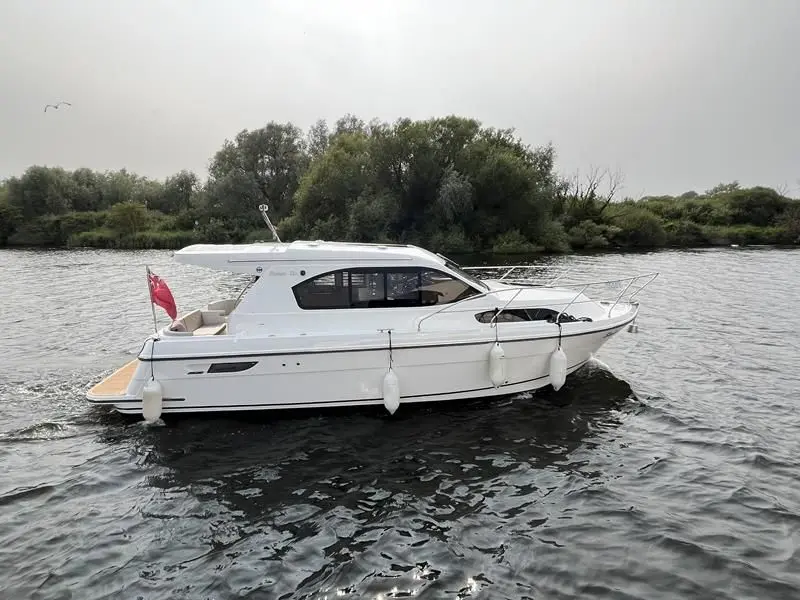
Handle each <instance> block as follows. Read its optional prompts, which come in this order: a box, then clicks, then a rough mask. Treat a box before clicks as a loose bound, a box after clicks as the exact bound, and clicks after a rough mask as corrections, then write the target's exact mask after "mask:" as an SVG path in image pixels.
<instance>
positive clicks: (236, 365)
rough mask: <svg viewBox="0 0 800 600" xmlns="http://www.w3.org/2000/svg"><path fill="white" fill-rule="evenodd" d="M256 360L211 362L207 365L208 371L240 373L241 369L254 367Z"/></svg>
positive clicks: (245, 369)
mask: <svg viewBox="0 0 800 600" xmlns="http://www.w3.org/2000/svg"><path fill="white" fill-rule="evenodd" d="M257 363H258V361H255V360H254V361H248V362H229V363H212V365H211V366H210V367H208V372H209V373H241V372H242V371H247V369H250V368H252V367H254V366H255V365H256V364H257Z"/></svg>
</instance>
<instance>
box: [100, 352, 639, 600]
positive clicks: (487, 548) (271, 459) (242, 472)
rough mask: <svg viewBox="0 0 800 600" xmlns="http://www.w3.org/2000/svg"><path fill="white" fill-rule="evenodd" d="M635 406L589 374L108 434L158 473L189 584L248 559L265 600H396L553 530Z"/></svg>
mask: <svg viewBox="0 0 800 600" xmlns="http://www.w3.org/2000/svg"><path fill="white" fill-rule="evenodd" d="M640 406H641V404H640V403H639V402H638V400H637V399H636V398H635V396H634V394H633V393H632V391H631V388H630V387H629V386H628V384H627V383H625V382H624V381H621V380H619V379H617V378H616V377H615V376H613V375H612V374H611V373H610V372H608V371H606V370H605V369H603V368H602V367H599V366H597V365H596V364H595V363H593V362H592V363H589V364H588V365H586V366H584V367H583V368H581V369H580V370H579V371H578V372H577V373H576V374H575V375H574V376H573V377H571V378H570V379H569V380H568V381H567V383H566V384H565V386H564V387H563V388H562V389H561V390H560V391H559V392H558V393H555V392H552V391H545V390H541V391H539V392H537V393H535V394H533V395H532V396H530V395H527V396H523V397H516V398H514V397H504V398H492V399H482V400H474V401H470V402H467V403H465V402H461V401H459V402H449V403H436V404H430V405H415V406H413V407H411V406H409V407H407V410H403V411H401V412H398V413H397V414H396V415H394V416H393V417H389V416H388V415H385V413H384V412H383V411H382V410H381V407H372V408H360V409H359V408H355V409H345V410H341V409H337V410H330V409H327V410H324V411H319V410H304V411H283V412H280V413H268V414H264V413H261V414H254V413H247V414H241V413H231V414H228V415H224V416H221V415H216V416H213V415H185V416H181V417H180V418H176V419H170V420H169V421H168V425H167V426H166V427H142V426H141V425H140V424H138V423H134V424H131V425H129V426H128V427H124V428H120V427H119V425H118V423H117V424H116V425H113V426H110V427H109V428H108V429H107V430H106V431H107V434H108V435H109V438H110V439H109V440H108V441H110V442H113V443H114V444H115V445H117V444H119V443H120V441H122V440H121V439H120V438H123V439H126V440H127V442H128V443H129V444H130V446H131V447H132V448H134V450H135V452H136V454H137V455H138V457H139V462H140V464H141V465H142V466H143V468H146V469H147V470H148V472H149V473H151V475H150V476H149V477H148V485H149V487H150V489H151V490H153V491H159V493H156V494H155V495H153V494H147V493H145V494H144V495H143V496H144V497H146V498H147V501H146V502H145V504H144V506H142V507H141V510H142V512H143V513H144V514H146V515H151V516H157V517H158V518H159V519H165V521H164V523H165V526H166V527H168V530H169V531H170V534H169V535H170V538H171V539H173V540H174V542H175V544H176V547H177V548H180V550H178V549H176V550H175V551H174V553H171V554H170V553H168V554H166V555H165V556H163V557H162V558H160V560H162V561H163V563H162V564H163V565H170V564H172V563H179V564H180V568H181V569H183V570H188V572H183V574H182V576H181V577H182V578H183V579H187V580H190V579H191V575H190V573H191V572H192V570H194V569H199V570H201V571H202V572H203V573H208V572H212V571H214V570H224V571H226V572H229V573H230V572H235V569H236V567H235V565H236V564H237V560H236V557H237V556H240V555H242V554H247V555H248V556H247V559H246V560H243V562H244V563H246V564H249V565H253V564H263V565H264V567H263V573H261V574H260V575H259V577H260V578H261V584H260V588H259V589H260V590H261V591H262V592H263V593H266V594H268V597H275V598H277V597H282V596H283V595H284V594H289V595H290V596H291V595H292V594H297V595H299V596H302V597H310V598H311V597H313V598H316V597H323V596H324V595H325V594H326V593H327V594H329V596H328V597H336V594H337V590H338V593H340V595H341V594H342V593H344V592H347V591H348V590H349V593H352V594H354V596H353V597H378V596H377V594H379V593H380V594H384V596H383V597H384V598H389V597H393V596H392V594H391V592H392V590H393V589H395V591H396V593H395V594H394V596H395V597H402V596H403V595H405V594H407V593H417V592H419V591H421V590H422V589H423V588H431V589H440V590H444V589H445V588H446V589H448V590H452V589H453V587H452V586H454V585H457V586H462V585H471V584H467V583H464V582H461V583H458V581H451V580H450V579H449V577H451V575H442V571H448V573H449V572H450V571H451V566H452V564H454V561H455V562H458V558H457V557H458V556H464V555H465V554H475V553H477V554H480V555H482V556H476V557H473V558H470V559H469V560H467V564H476V561H483V562H484V563H486V564H489V561H496V560H499V559H498V558H497V552H501V553H502V548H503V547H505V548H506V549H507V550H509V551H510V548H512V547H516V545H518V544H520V543H523V542H524V540H525V539H529V536H531V535H533V533H534V531H535V530H537V528H541V527H545V526H547V525H546V524H547V522H548V520H551V522H552V519H554V518H556V515H555V514H554V513H558V512H560V511H561V510H562V508H563V507H560V506H558V504H559V503H560V502H564V500H565V497H566V495H568V494H569V493H570V490H571V489H573V488H574V487H576V486H581V485H589V484H591V483H592V482H597V481H600V480H602V478H603V477H604V475H603V474H602V473H597V472H595V471H593V470H592V468H590V467H589V466H587V463H588V462H591V458H592V454H593V452H594V450H593V444H594V442H595V440H597V438H598V435H602V432H604V431H609V430H613V429H614V428H616V427H617V426H618V425H619V424H620V423H621V420H622V419H623V418H624V417H625V415H626V414H629V413H630V412H631V411H636V410H637V409H638V408H639V407H640ZM109 418H110V417H109ZM487 522H488V523H492V526H491V528H490V529H491V530H489V529H487V528H486V523H487ZM498 522H500V523H502V524H503V527H502V528H500V529H497V525H498ZM178 540H180V543H179V544H178ZM515 540H516V541H515ZM520 540H522V541H520ZM493 548H494V550H492V549H493ZM498 548H500V550H498ZM454 555H455V557H454ZM255 559H259V560H263V561H264V562H263V563H258V562H257V561H256V560H255ZM465 560H466V559H465ZM172 566H173V567H175V564H172ZM437 567H438V568H437ZM163 568H164V569H166V568H167V567H166V566H163ZM176 568H177V567H176ZM187 573H188V574H189V575H188V576H187ZM199 573H200V571H198V574H199ZM248 573H249V575H248V576H249V577H251V578H252V577H254V576H255V575H254V574H253V573H252V571H249V572H248ZM476 576H477V574H476ZM259 577H257V578H256V579H258V578H259ZM472 583H473V584H474V585H476V586H478V587H480V586H481V581H480V578H478V579H477V580H475V581H473V582H472ZM437 586H445V587H441V588H440V587H437ZM455 589H458V587H456V588H455ZM342 590H344V592H342ZM206 591H207V590H206ZM299 596H298V597H299ZM345 596H346V594H345ZM292 597H295V596H292Z"/></svg>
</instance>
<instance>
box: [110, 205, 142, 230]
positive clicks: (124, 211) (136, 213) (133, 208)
mask: <svg viewBox="0 0 800 600" xmlns="http://www.w3.org/2000/svg"><path fill="white" fill-rule="evenodd" d="M108 225H109V227H111V228H112V229H113V230H114V231H116V232H117V233H119V234H121V235H133V234H135V233H136V232H138V231H141V230H142V229H144V228H145V227H146V226H147V209H146V208H145V207H144V205H143V204H140V203H138V202H118V203H117V204H115V205H114V206H112V207H111V210H110V211H109V213H108Z"/></svg>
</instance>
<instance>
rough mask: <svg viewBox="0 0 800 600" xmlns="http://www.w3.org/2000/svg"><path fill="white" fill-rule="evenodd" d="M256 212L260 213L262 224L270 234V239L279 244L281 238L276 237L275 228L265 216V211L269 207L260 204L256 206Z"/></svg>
mask: <svg viewBox="0 0 800 600" xmlns="http://www.w3.org/2000/svg"><path fill="white" fill-rule="evenodd" d="M258 210H259V211H261V216H262V217H264V222H265V223H266V224H267V227H269V230H270V231H271V232H272V237H273V238H274V240H275V241H276V242H279V243H280V241H281V238H279V237H278V232H277V231H276V230H275V226H274V225H273V224H272V221H270V220H269V217H268V216H267V211H268V210H269V206H267V205H266V204H260V205H259V206H258Z"/></svg>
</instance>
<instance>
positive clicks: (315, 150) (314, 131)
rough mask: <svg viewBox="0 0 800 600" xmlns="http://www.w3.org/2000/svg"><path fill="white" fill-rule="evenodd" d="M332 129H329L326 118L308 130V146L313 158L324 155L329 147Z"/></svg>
mask: <svg viewBox="0 0 800 600" xmlns="http://www.w3.org/2000/svg"><path fill="white" fill-rule="evenodd" d="M330 136H331V134H330V131H328V124H327V123H326V122H325V120H324V119H319V120H318V121H317V122H316V123H314V124H313V125H312V126H311V127H310V128H309V130H308V134H307V135H306V147H307V148H308V154H309V156H310V158H311V159H312V160H313V159H315V158H317V157H319V156H321V155H322V153H323V152H325V150H326V149H327V147H328V142H329V140H330Z"/></svg>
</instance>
